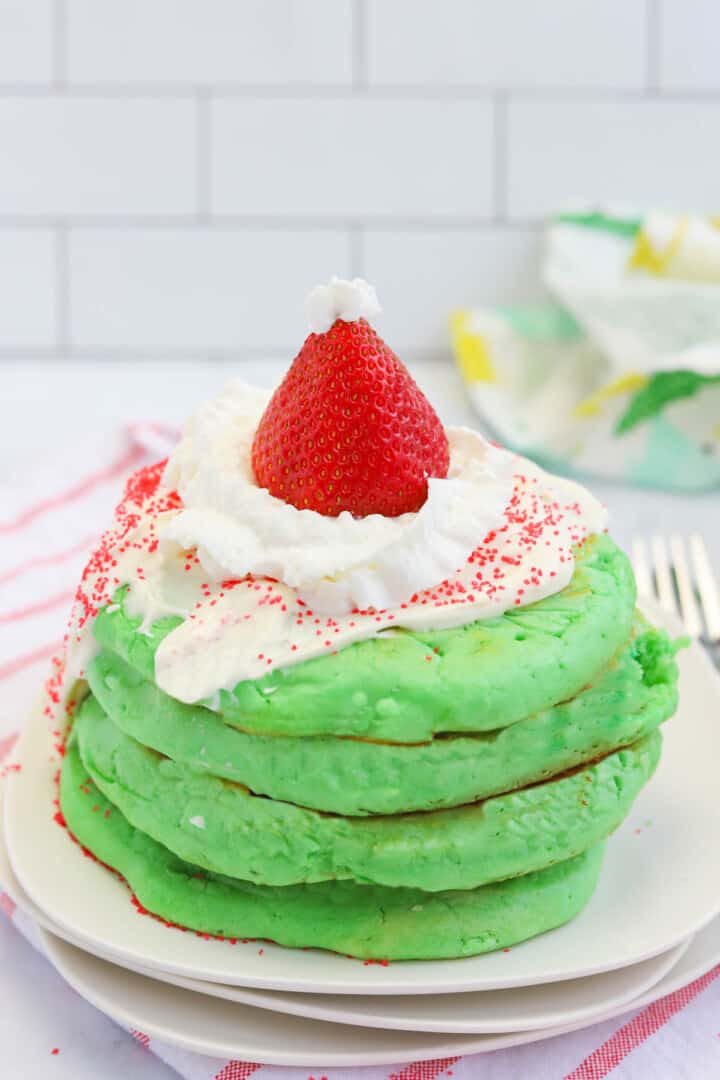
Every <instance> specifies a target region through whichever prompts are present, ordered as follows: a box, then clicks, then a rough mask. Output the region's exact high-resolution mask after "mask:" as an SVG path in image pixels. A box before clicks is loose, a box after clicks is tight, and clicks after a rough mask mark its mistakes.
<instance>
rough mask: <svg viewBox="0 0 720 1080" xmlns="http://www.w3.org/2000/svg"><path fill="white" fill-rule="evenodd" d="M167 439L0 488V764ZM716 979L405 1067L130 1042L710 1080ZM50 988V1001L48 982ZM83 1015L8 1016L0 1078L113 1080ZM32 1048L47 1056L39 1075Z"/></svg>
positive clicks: (403, 1077) (484, 1071)
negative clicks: (10, 1031) (545, 1035)
mask: <svg viewBox="0 0 720 1080" xmlns="http://www.w3.org/2000/svg"><path fill="white" fill-rule="evenodd" d="M171 438H172V433H171V432H167V431H165V430H163V429H161V428H159V427H157V426H154V425H137V426H134V427H128V428H125V429H123V430H120V431H118V432H117V433H115V434H114V435H113V436H112V437H108V438H107V439H106V441H105V442H104V443H103V445H102V446H96V445H93V446H79V447H71V448H66V449H63V450H62V451H61V452H60V453H58V454H55V455H53V459H52V461H48V462H47V463H45V464H44V465H42V466H40V467H37V468H35V469H34V470H33V471H30V472H27V473H25V474H23V475H22V476H20V475H18V476H14V477H13V478H12V481H11V483H10V484H6V485H5V486H4V487H0V758H2V757H3V756H4V755H5V754H6V753H7V752H8V750H9V748H10V746H11V744H12V742H13V741H14V735H15V733H16V732H17V729H18V728H19V726H20V724H21V722H22V718H23V716H24V715H25V714H26V712H27V710H28V709H29V708H30V706H31V704H32V701H33V700H34V698H35V697H36V695H37V692H38V688H39V687H40V685H41V683H42V681H43V679H44V678H45V676H46V674H47V666H48V661H49V658H50V656H51V655H52V654H53V653H54V652H55V651H56V649H57V647H58V644H59V642H60V641H61V639H62V635H63V631H64V627H65V621H66V618H67V614H68V610H69V606H70V601H71V598H72V595H73V592H74V588H75V584H76V582H77V580H78V579H79V577H80V573H81V570H82V567H83V564H84V561H85V559H86V557H87V555H88V552H89V550H90V548H91V546H92V543H93V541H94V539H95V538H96V537H97V536H98V535H99V534H100V532H101V531H102V530H103V528H104V527H105V526H106V525H107V524H108V522H109V520H110V516H111V514H112V510H113V507H114V505H115V503H116V502H117V501H118V498H119V495H120V492H121V490H122V485H123V482H124V480H125V478H126V476H127V474H128V473H129V472H130V471H132V469H134V468H138V467H139V466H140V465H142V464H146V463H147V462H149V461H151V460H155V459H157V458H158V457H160V456H162V455H163V454H164V453H165V452H166V449H167V446H168V443H169V441H170V439H171ZM0 909H2V911H3V912H4V913H5V915H7V916H9V918H10V919H11V921H12V923H13V924H14V925H15V926H16V927H17V928H18V930H20V932H21V933H22V934H24V935H25V937H26V938H27V939H28V940H29V941H30V942H31V943H32V944H33V945H35V946H36V947H40V942H39V938H38V936H37V934H36V933H35V928H34V925H33V923H32V921H31V920H30V919H28V918H27V916H25V915H24V914H23V912H21V911H18V910H17V909H16V908H15V906H14V904H13V903H12V901H11V900H10V899H9V897H7V896H5V895H2V894H0ZM719 975H720V967H717V968H715V969H714V970H713V971H711V972H709V973H708V974H707V975H705V976H703V977H702V978H700V979H698V980H696V981H695V982H694V983H692V984H690V986H687V987H685V988H684V989H682V990H679V991H677V992H676V993H674V994H671V995H669V996H668V997H666V998H664V999H663V1000H661V1001H659V1002H656V1003H655V1004H653V1005H650V1006H649V1007H647V1008H645V1009H642V1010H640V1011H639V1012H637V1011H636V1012H635V1013H629V1014H627V1015H626V1016H625V1017H621V1018H618V1019H615V1020H611V1021H607V1022H606V1023H602V1024H596V1025H594V1026H593V1027H589V1028H586V1029H585V1030H584V1031H580V1032H574V1033H572V1034H568V1035H563V1036H560V1037H558V1038H555V1039H551V1040H548V1041H547V1042H541V1043H535V1044H531V1045H529V1046H524V1047H517V1048H514V1049H509V1050H500V1051H496V1052H494V1053H492V1054H483V1055H477V1056H466V1057H462V1058H449V1059H447V1060H443V1061H427V1062H418V1063H415V1064H411V1065H397V1066H392V1065H388V1066H385V1067H382V1068H377V1067H373V1068H367V1069H332V1068H330V1069H328V1068H325V1069H315V1070H312V1069H308V1068H302V1069H287V1068H278V1067H272V1066H267V1065H259V1064H252V1063H249V1062H241V1061H222V1060H218V1059H213V1058H207V1057H201V1056H198V1055H194V1054H189V1053H187V1052H185V1051H181V1050H177V1049H175V1048H174V1047H171V1046H167V1045H165V1044H163V1043H160V1042H158V1041H157V1040H155V1039H149V1038H148V1037H147V1036H146V1035H144V1034H143V1033H142V1032H138V1031H133V1032H129V1033H128V1038H130V1037H131V1036H132V1037H133V1038H134V1039H136V1040H138V1041H139V1042H140V1043H141V1044H142V1045H143V1046H146V1047H147V1048H148V1049H149V1050H150V1051H152V1052H154V1053H155V1054H156V1055H157V1056H158V1057H159V1058H160V1059H161V1060H162V1061H164V1062H165V1063H166V1064H167V1065H168V1066H170V1067H171V1068H173V1069H175V1070H176V1071H177V1072H178V1073H179V1074H180V1075H181V1076H183V1077H187V1078H188V1080H247V1078H249V1077H251V1076H252V1077H257V1080H262V1078H265V1077H267V1078H268V1080H271V1078H272V1080H310V1078H311V1077H312V1080H323V1078H326V1080H441V1078H444V1077H453V1078H454V1080H475V1078H477V1077H483V1080H562V1078H565V1080H601V1078H602V1077H606V1076H612V1077H613V1078H614V1080H638V1078H639V1077H653V1078H654V1080H658V1078H659V1080H664V1078H673V1080H675V1078H685V1077H687V1080H703V1078H705V1077H708V1078H710V1077H718V1076H720V979H719V978H718V976H719ZM31 978H32V975H31V973H30V971H29V970H28V967H27V965H25V964H17V965H14V966H10V967H8V966H7V965H5V964H3V965H0V998H2V999H3V1001H4V1011H5V1013H6V1014H7V1012H8V1011H9V1013H10V1014H11V1018H12V1012H13V1000H14V995H13V990H15V991H16V994H15V997H16V999H17V1000H19V997H20V995H19V994H18V988H19V987H20V984H21V982H22V981H23V980H30V979H31ZM52 985H53V986H54V987H55V989H56V992H57V994H58V998H60V996H61V995H62V993H63V991H62V987H61V985H60V983H59V981H53V983H52ZM84 1008H85V1007H84V1006H83V1005H82V1004H81V1002H80V1001H79V999H74V1000H72V1001H69V1002H68V1001H67V1000H64V1002H63V1009H62V1010H58V1011H57V1012H55V1011H54V1010H52V1009H45V1008H42V1009H41V1008H40V1007H39V1006H38V1009H37V1015H36V1016H34V1017H33V1019H32V1021H27V1020H26V1017H27V1013H26V1011H24V1010H21V1009H20V1008H19V1006H18V1014H19V1015H18V1018H17V1023H18V1024H20V1025H22V1023H23V1022H27V1023H28V1030H26V1031H23V1030H22V1029H20V1030H14V1036H15V1038H14V1039H13V1047H14V1048H7V1047H5V1046H3V1050H2V1055H3V1065H4V1069H3V1075H6V1076H8V1078H10V1077H13V1078H14V1077H17V1078H18V1080H19V1078H20V1077H23V1078H24V1077H26V1076H29V1075H31V1070H30V1062H29V1059H28V1055H30V1054H32V1058H33V1061H32V1075H38V1076H39V1075H43V1076H53V1075H54V1076H67V1077H70V1076H75V1075H79V1072H80V1070H78V1069H77V1068H76V1066H75V1065H73V1064H72V1062H78V1061H82V1062H83V1066H84V1067H83V1069H82V1075H88V1076H90V1075H93V1076H102V1077H103V1078H104V1080H115V1078H116V1077H117V1078H118V1080H120V1078H123V1080H124V1077H125V1076H126V1075H127V1069H128V1065H127V1061H126V1059H125V1058H122V1057H118V1055H117V1054H115V1055H113V1054H112V1053H111V1052H110V1051H111V1044H114V1043H116V1042H117V1040H116V1039H114V1038H112V1037H111V1036H110V1035H109V1034H108V1032H109V1030H111V1029H109V1028H108V1026H107V1022H106V1021H105V1020H103V1019H102V1018H101V1017H100V1016H99V1014H97V1019H96V1026H97V1031H95V1032H93V1033H92V1037H91V1035H90V1034H89V1033H88V1030H87V1017H86V1015H85V1014H84V1013H83V1014H82V1015H81V1009H84ZM104 1041H106V1042H107V1047H104V1045H103V1044H104ZM38 1047H46V1048H47V1049H46V1050H42V1051H38ZM30 1048H32V1049H30ZM105 1051H107V1052H105ZM39 1052H41V1053H46V1054H47V1055H48V1057H47V1070H45V1069H43V1071H42V1072H40V1071H38V1067H39V1066H40V1064H41V1063H40V1062H39V1061H38V1059H37V1054H38V1053H39ZM85 1058H91V1059H92V1060H85ZM113 1062H115V1064H113ZM93 1063H95V1067H94V1068H93ZM68 1067H69V1071H67V1068H68ZM136 1071H138V1073H139V1075H140V1076H141V1075H142V1070H141V1069H140V1070H137V1069H136ZM153 1075H154V1073H153Z"/></svg>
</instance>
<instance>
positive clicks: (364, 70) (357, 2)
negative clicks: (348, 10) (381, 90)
mask: <svg viewBox="0 0 720 1080" xmlns="http://www.w3.org/2000/svg"><path fill="white" fill-rule="evenodd" d="M367 15H368V12H367V6H366V3H365V0H352V19H351V35H352V37H351V48H352V92H353V94H364V93H367V90H368V55H367V44H368V43H367Z"/></svg>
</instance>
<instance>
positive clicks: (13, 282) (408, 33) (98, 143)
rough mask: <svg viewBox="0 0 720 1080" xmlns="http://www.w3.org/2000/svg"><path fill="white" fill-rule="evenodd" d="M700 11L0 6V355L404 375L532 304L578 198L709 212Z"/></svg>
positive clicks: (386, 0) (711, 61)
mask: <svg viewBox="0 0 720 1080" xmlns="http://www.w3.org/2000/svg"><path fill="white" fill-rule="evenodd" d="M719 40H720V5H718V4H717V3H716V2H715V0H543V2H542V3H537V2H536V0H0V298H1V302H0V358H4V359H14V360H22V359H28V360H29V359H30V358H43V357H44V358H56V357H57V358H67V357H77V358H79V359H92V360H98V361H100V360H102V359H105V358H109V357H121V358H125V357H127V358H134V357H137V358H147V357H150V356H152V357H157V358H171V357H173V356H177V355H184V356H188V357H192V358H193V359H202V358H204V357H206V356H212V357H216V358H223V357H225V358H233V359H234V358H237V357H240V356H243V355H257V354H258V352H260V353H262V354H263V355H268V356H276V357H278V358H281V357H282V358H284V357H286V356H288V354H292V350H293V349H295V348H296V347H297V345H298V342H299V340H300V338H301V336H302V331H303V318H302V311H301V305H302V298H303V296H304V294H305V292H306V290H307V289H308V287H310V286H311V285H313V284H314V283H316V282H317V281H319V280H321V279H323V278H326V277H328V276H329V274H330V273H333V272H336V273H339V274H341V275H343V274H344V275H353V274H361V275H364V276H367V277H368V278H369V279H370V280H372V281H373V282H374V283H375V284H376V286H377V287H378V291H379V293H380V296H381V300H382V301H383V303H384V306H385V309H386V312H387V315H386V317H385V322H384V325H383V327H381V329H382V330H383V331H384V332H385V333H386V335H387V337H388V338H389V341H390V343H391V344H392V345H393V346H394V347H395V348H396V350H397V351H399V352H401V354H402V355H403V356H404V357H405V358H408V359H411V360H412V359H420V360H423V359H427V358H433V357H434V358H438V357H443V356H445V355H446V353H447V333H446V317H447V312H448V310H449V309H450V308H451V307H453V306H455V305H459V304H463V303H468V302H475V303H482V302H494V301H499V300H507V299H510V298H516V299H517V298H524V297H532V296H533V294H534V293H535V292H536V291H537V284H536V262H537V255H538V235H539V225H540V222H541V220H542V218H543V216H544V215H545V214H546V213H547V212H548V211H550V210H552V209H554V208H556V207H558V206H560V205H562V204H565V203H566V202H567V201H568V200H571V201H576V200H587V199H591V200H595V199H598V200H604V199H609V200H623V201H636V202H639V203H641V204H647V203H659V204H664V205H667V206H670V207H676V208H678V209H685V208H694V209H697V210H706V211H716V212H717V211H718V209H719V208H720V196H718V191H720V154H718V153H717V147H718V145H719V143H720V64H718V61H717V57H718V41H719Z"/></svg>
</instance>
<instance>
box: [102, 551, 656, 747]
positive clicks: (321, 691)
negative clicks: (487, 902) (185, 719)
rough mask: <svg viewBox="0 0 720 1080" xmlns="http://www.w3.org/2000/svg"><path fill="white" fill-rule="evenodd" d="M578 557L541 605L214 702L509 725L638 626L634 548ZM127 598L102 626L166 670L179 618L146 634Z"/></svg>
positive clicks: (413, 731)
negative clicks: (167, 648) (164, 654)
mask: <svg viewBox="0 0 720 1080" xmlns="http://www.w3.org/2000/svg"><path fill="white" fill-rule="evenodd" d="M576 555H577V562H576V566H575V572H574V575H573V578H572V580H571V582H570V584H569V585H568V586H567V587H566V588H565V589H563V590H562V591H561V592H559V593H557V594H555V595H553V596H549V597H547V598H546V599H545V600H541V601H539V602H538V603H536V604H532V605H530V606H528V607H525V608H518V609H516V610H513V611H509V612H507V613H506V614H505V615H503V616H501V617H499V618H494V619H489V620H487V621H481V622H475V623H470V624H468V625H466V626H462V627H458V628H456V629H452V630H440V631H432V632H430V631H428V632H427V633H420V632H410V631H407V630H395V629H391V630H386V631H383V632H382V634H380V635H379V636H378V637H376V638H373V639H370V640H367V641H362V642H358V643H356V644H354V645H350V646H348V647H347V648H345V649H342V650H341V651H340V652H338V653H337V654H336V655H334V656H322V657H319V658H317V659H315V660H308V661H305V662H304V663H300V664H296V665H294V666H291V667H287V668H281V669H279V670H276V671H271V672H269V673H268V674H267V675H266V676H264V677H263V678H262V679H259V680H255V681H247V682H243V683H240V684H239V685H238V686H236V687H235V689H234V690H233V691H232V692H228V691H220V693H219V694H218V695H217V700H214V701H213V702H206V703H205V704H207V705H209V706H212V707H213V708H215V709H216V711H218V712H220V713H221V714H222V715H223V717H224V719H225V720H226V722H227V723H229V724H233V725H235V726H237V727H239V728H241V729H242V730H244V731H248V732H253V733H255V734H266V735H294V736H301V735H302V736H305V735H353V736H359V737H363V738H368V739H378V740H381V741H386V742H400V743H419V742H425V741H427V740H428V739H429V738H431V737H432V735H433V734H434V733H441V732H458V733H461V732H476V731H481V732H482V731H494V730H496V729H498V728H502V727H507V726H509V725H510V724H513V723H515V722H516V721H518V720H522V719H525V718H526V717H528V716H532V715H534V714H535V713H538V712H540V711H541V710H543V709H547V708H549V707H550V706H552V705H554V704H557V703H558V702H560V701H566V700H568V699H569V698H572V697H574V696H575V695H576V694H577V693H578V691H580V690H581V689H582V687H584V686H585V685H587V684H588V683H589V682H591V681H592V680H593V678H594V677H595V676H596V675H597V673H598V672H599V671H600V670H601V669H602V668H603V667H604V666H605V665H606V664H607V663H608V662H609V661H610V660H611V659H612V657H613V656H614V655H615V654H616V653H617V652H618V650H619V649H620V647H621V646H622V645H623V643H624V642H625V641H627V639H628V637H629V635H630V631H631V628H632V623H633V609H634V603H635V583H634V579H633V574H632V569H631V567H630V564H629V563H628V560H627V558H626V557H625V555H624V554H623V553H622V552H621V551H620V549H619V548H618V547H616V545H615V544H614V543H613V541H612V540H610V538H609V537H608V536H604V535H603V536H595V537H593V538H591V539H590V540H589V541H587V542H586V543H585V544H584V545H583V546H582V547H581V548H579V549H578V551H577V553H576ZM123 597H124V593H123V591H120V592H119V593H118V594H117V596H116V598H115V599H116V602H118V603H117V606H116V605H115V604H113V605H111V607H110V608H105V609H104V610H103V611H101V612H100V614H99V616H98V618H97V620H96V622H95V626H94V633H95V636H96V638H97V640H98V641H99V642H100V644H101V645H103V646H104V647H105V648H107V649H109V650H111V651H113V652H115V653H117V654H118V655H119V656H121V657H122V658H123V659H125V660H126V661H127V662H128V663H129V664H130V665H131V666H132V667H134V668H136V669H137V670H138V671H139V672H140V673H141V674H143V675H144V676H145V677H146V678H147V679H150V680H154V655H155V650H156V649H157V647H158V645H159V644H160V642H161V641H162V640H163V638H164V637H166V636H167V634H169V633H170V631H171V630H173V629H174V628H175V627H176V626H177V625H178V622H179V620H178V619H177V618H166V619H161V620H158V622H156V623H155V624H154V625H153V626H152V627H151V628H150V629H149V631H148V632H147V633H141V632H139V626H140V620H139V619H137V618H131V617H129V616H128V615H127V614H126V612H125V610H124V607H123ZM428 657H429V658H430V661H429V662H428Z"/></svg>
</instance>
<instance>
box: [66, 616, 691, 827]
mask: <svg viewBox="0 0 720 1080" xmlns="http://www.w3.org/2000/svg"><path fill="white" fill-rule="evenodd" d="M87 679H88V683H89V685H90V688H91V690H92V692H93V694H94V696H95V698H96V699H97V700H98V702H99V703H100V705H101V706H102V708H103V710H104V711H105V712H106V713H107V714H108V715H109V716H110V718H111V719H112V720H113V722H114V723H115V724H116V725H117V726H118V727H119V728H120V729H121V730H122V731H123V732H125V734H126V735H130V736H132V737H133V738H134V739H136V740H137V741H138V742H141V743H143V744H144V745H146V746H148V747H150V748H152V749H153V750H157V751H158V752H159V753H161V754H164V755H166V756H167V757H171V758H173V760H175V761H178V762H180V763H182V764H184V765H188V766H190V767H191V768H193V769H194V770H197V771H199V772H205V773H210V774H212V775H214V776H219V777H223V778H224V779H227V780H233V781H236V782H237V783H240V784H244V785H245V786H246V787H248V788H250V790H251V791H252V792H254V793H255V794H256V795H268V796H270V797H271V798H274V799H282V800H285V801H287V802H292V803H296V804H298V805H301V806H307V807H312V808H314V809H316V810H326V811H330V812H333V813H337V814H345V815H350V816H354V815H358V816H363V815H366V814H397V813H402V812H407V811H412V810H432V809H439V808H443V807H451V806H459V805H461V804H463V803H467V802H474V801H477V800H478V799H484V798H487V797H488V796H490V795H495V794H498V793H500V792H503V791H510V790H513V789H515V788H518V787H522V786H524V785H526V784H529V783H533V782H535V781H538V780H542V779H544V778H546V777H548V776H553V775H555V774H557V773H559V772H563V771H565V770H568V769H572V768H575V767H576V766H577V765H579V764H582V763H583V762H585V761H588V760H591V759H593V758H597V757H601V756H602V755H604V754H607V753H609V752H610V751H611V750H615V749H616V748H618V747H620V746H625V745H628V744H630V743H633V742H635V741H636V740H637V739H639V738H641V737H642V736H643V735H645V734H647V733H648V732H650V731H652V730H653V729H654V728H655V727H657V726H658V724H660V723H661V722H662V721H663V720H665V719H667V717H669V716H671V715H672V713H673V712H674V711H675V707H676V705H677V666H676V664H675V659H674V647H673V645H672V644H671V642H670V641H669V639H668V637H667V634H666V633H665V632H664V631H658V630H654V629H652V628H650V627H648V625H647V623H646V622H645V621H644V620H643V619H642V617H641V616H638V617H637V619H636V624H635V627H634V630H633V637H632V639H631V641H630V642H629V643H628V644H626V645H625V646H624V647H623V648H622V649H621V651H620V653H619V654H618V655H617V656H616V657H615V658H614V659H613V660H612V661H611V662H610V664H609V665H608V666H607V668H606V669H605V670H604V671H603V672H602V673H601V674H600V675H599V677H598V678H597V680H596V682H595V683H594V684H593V685H592V686H590V687H588V688H586V689H585V690H583V691H582V692H581V693H580V694H579V695H578V696H577V697H576V698H574V699H573V700H571V701H568V702H564V703H563V704H561V705H555V706H553V707H552V708H550V709H547V710H544V711H543V712H541V713H539V714H538V715H536V716H533V717H529V718H528V719H525V720H518V721H517V722H516V723H514V724H511V725H510V726H509V727H506V728H501V729H500V730H499V731H494V732H487V733H483V734H477V735H470V736H449V737H438V738H435V739H433V740H432V741H431V742H429V743H427V744H421V745H419V746H417V745H393V744H379V743H369V742H364V741H358V740H355V739H347V738H344V739H343V738H334V737H332V736H312V737H308V738H304V739H303V738H294V737H292V736H283V735H278V736H271V735H270V736H269V735H250V734H246V733H245V732H242V731H239V730H237V729H236V728H233V727H230V726H228V725H227V724H226V723H225V722H224V720H223V718H222V717H221V716H219V715H218V714H217V713H214V712H212V711H210V710H209V709H206V708H203V707H202V706H197V705H195V706H193V705H183V704H182V703H181V702H178V701H175V700H174V699H173V698H171V697H169V696H168V695H167V694H164V693H163V692H162V691H161V690H159V689H158V688H157V687H156V686H154V685H153V684H152V683H150V682H148V681H147V680H145V679H144V678H143V677H142V676H141V675H140V674H139V673H138V672H137V671H136V670H135V669H134V668H131V667H130V666H129V665H128V664H126V663H125V662H124V661H123V660H121V659H120V658H119V657H118V656H116V655H114V654H112V653H109V652H103V653H101V654H100V655H99V656H98V657H96V658H95V660H93V661H92V663H91V664H90V667H89V670H88V673H87Z"/></svg>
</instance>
